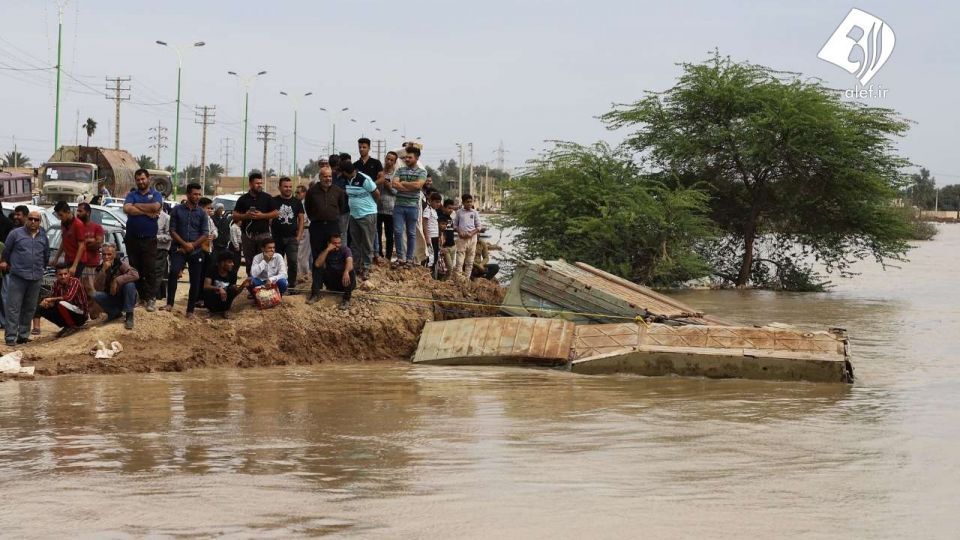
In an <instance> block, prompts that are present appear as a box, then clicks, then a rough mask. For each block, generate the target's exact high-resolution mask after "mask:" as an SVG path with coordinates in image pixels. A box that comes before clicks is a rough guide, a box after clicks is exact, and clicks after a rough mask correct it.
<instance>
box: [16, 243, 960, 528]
mask: <svg viewBox="0 0 960 540" xmlns="http://www.w3.org/2000/svg"><path fill="white" fill-rule="evenodd" d="M941 229H942V230H941V234H940V236H939V237H938V238H937V239H936V240H935V241H934V242H931V243H924V244H922V245H921V246H920V247H919V248H918V249H916V250H915V251H913V252H912V254H911V257H912V262H911V263H910V264H908V265H906V266H905V267H904V268H902V269H900V270H889V271H887V272H883V271H881V270H880V269H879V268H877V267H874V266H863V267H861V268H862V270H863V274H862V275H861V276H859V277H858V278H856V279H852V280H845V281H840V282H838V287H837V289H836V290H835V291H834V292H832V293H829V294H774V293H768V292H746V293H738V292H733V291H731V292H716V291H690V292H686V293H683V294H681V295H680V296H681V297H682V298H683V299H684V300H686V301H688V302H690V303H692V304H694V305H698V306H700V307H702V308H704V309H706V310H707V311H710V312H713V313H716V314H718V315H721V316H725V317H730V318H733V319H736V320H740V321H781V322H788V323H794V324H799V325H812V326H818V327H819V326H844V327H846V328H847V329H848V330H849V332H850V334H851V336H852V340H853V354H854V357H853V360H854V364H855V368H856V375H857V382H856V383H855V384H854V385H852V386H845V385H817V384H806V383H776V382H752V381H737V380H727V381H714V380H700V379H677V378H650V379H646V378H639V377H609V376H604V377H588V376H575V375H571V374H567V373H563V372H558V371H549V370H522V369H492V368H482V369H480V368H477V369H471V368H438V367H419V366H418V367H413V366H410V365H406V364H394V363H390V364H380V365H363V366H318V367H314V368H290V369H269V370H228V369H224V370H207V371H202V370H201V371H193V372H187V373H182V374H157V375H146V376H145V375H130V376H126V375H114V376H64V377H56V378H48V379H40V380H38V381H34V382H7V383H3V384H0V500H2V511H0V535H3V536H9V537H51V536H59V537H63V536H85V537H104V536H105V537H140V536H150V537H182V536H186V537H205V536H214V535H225V536H227V537H236V538H244V537H252V538H264V537H278V538H288V537H299V536H313V535H323V534H328V535H334V536H364V537H383V538H407V537H414V538H422V537H436V538H451V537H459V538H463V537H494V538H531V537H541V538H545V537H549V538H610V537H622V538H635V537H645V538H674V537H691V538H693V537H699V538H744V537H746V538H774V537H807V538H826V537H832V538H904V537H911V538H956V537H957V536H958V535H960V412H958V411H960V406H958V403H960V354H958V352H957V350H958V347H957V345H958V334H960V292H958V285H960V279H958V273H957V272H958V271H957V269H956V268H957V267H958V266H960V226H949V225H947V226H942V227H941Z"/></svg>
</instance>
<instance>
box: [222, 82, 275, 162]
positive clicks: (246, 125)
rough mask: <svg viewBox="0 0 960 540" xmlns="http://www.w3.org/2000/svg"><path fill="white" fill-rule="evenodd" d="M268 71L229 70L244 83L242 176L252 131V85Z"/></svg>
mask: <svg viewBox="0 0 960 540" xmlns="http://www.w3.org/2000/svg"><path fill="white" fill-rule="evenodd" d="M266 74H267V72H266V71H258V72H257V73H255V74H253V75H247V76H245V77H244V76H242V75H237V72H236V71H228V72H227V75H233V76H234V77H236V78H237V79H239V80H240V84H242V85H243V172H242V173H241V176H246V174H247V134H248V133H249V131H250V85H251V84H253V80H254V79H256V78H257V77H259V76H261V75H266ZM263 174H267V172H266V171H263Z"/></svg>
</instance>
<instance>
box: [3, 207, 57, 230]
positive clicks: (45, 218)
mask: <svg viewBox="0 0 960 540" xmlns="http://www.w3.org/2000/svg"><path fill="white" fill-rule="evenodd" d="M21 204H23V203H16V202H9V201H4V202H3V215H5V216H7V217H10V216H12V215H13V209H14V208H16V207H18V206H20V205H21ZM24 206H26V207H27V208H28V209H29V210H30V211H31V212H40V220H41V221H40V226H41V227H43V228H44V229H47V230H49V229H50V223H51V221H54V222H56V221H57V216H53V218H52V219H51V216H50V214H49V213H47V209H46V208H43V207H42V206H35V205H32V204H25V205H24ZM58 225H59V223H58Z"/></svg>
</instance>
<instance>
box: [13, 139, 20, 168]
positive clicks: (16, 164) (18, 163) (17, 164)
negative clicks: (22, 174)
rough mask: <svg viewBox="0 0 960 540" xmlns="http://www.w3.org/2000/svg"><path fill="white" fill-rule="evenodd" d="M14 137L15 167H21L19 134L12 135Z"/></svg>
mask: <svg viewBox="0 0 960 540" xmlns="http://www.w3.org/2000/svg"><path fill="white" fill-rule="evenodd" d="M12 137H13V168H14V169H18V168H20V153H19V152H17V136H16V135H12Z"/></svg>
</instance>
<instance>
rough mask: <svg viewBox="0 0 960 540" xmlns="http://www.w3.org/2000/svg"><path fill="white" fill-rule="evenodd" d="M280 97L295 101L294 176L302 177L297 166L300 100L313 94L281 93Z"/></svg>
mask: <svg viewBox="0 0 960 540" xmlns="http://www.w3.org/2000/svg"><path fill="white" fill-rule="evenodd" d="M280 95H282V96H287V97H288V98H290V99H292V100H293V174H294V175H296V176H300V169H299V168H298V166H297V109H298V108H299V107H300V100H301V99H302V98H305V97H307V96H312V95H313V92H307V93H306V94H303V95H294V96H291V95H290V94H288V93H286V92H284V91H281V92H280Z"/></svg>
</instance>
